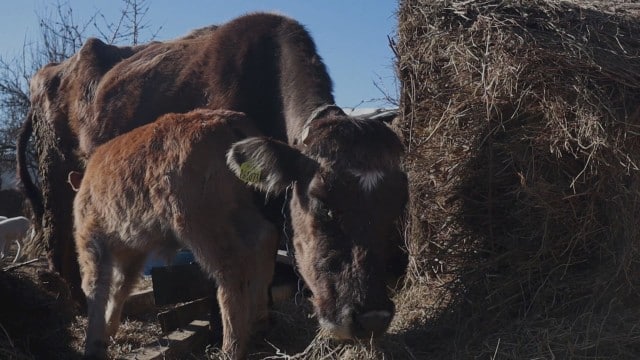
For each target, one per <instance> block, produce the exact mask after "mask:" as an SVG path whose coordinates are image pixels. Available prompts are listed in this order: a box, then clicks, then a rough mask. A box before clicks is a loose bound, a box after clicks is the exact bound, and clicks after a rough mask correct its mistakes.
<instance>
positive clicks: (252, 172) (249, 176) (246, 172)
mask: <svg viewBox="0 0 640 360" xmlns="http://www.w3.org/2000/svg"><path fill="white" fill-rule="evenodd" d="M239 178H240V180H242V181H244V182H248V183H258V182H260V179H261V178H262V177H261V173H260V168H259V167H258V166H256V165H255V164H254V163H252V162H250V161H246V162H243V163H242V164H241V165H240V176H239Z"/></svg>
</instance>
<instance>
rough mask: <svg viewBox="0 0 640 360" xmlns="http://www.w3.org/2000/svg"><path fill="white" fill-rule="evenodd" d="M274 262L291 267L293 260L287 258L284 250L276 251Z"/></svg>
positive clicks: (287, 255)
mask: <svg viewBox="0 0 640 360" xmlns="http://www.w3.org/2000/svg"><path fill="white" fill-rule="evenodd" d="M276 262H279V263H282V264H287V265H289V266H293V259H292V258H291V257H290V256H289V254H288V253H287V251H286V250H278V253H277V254H276Z"/></svg>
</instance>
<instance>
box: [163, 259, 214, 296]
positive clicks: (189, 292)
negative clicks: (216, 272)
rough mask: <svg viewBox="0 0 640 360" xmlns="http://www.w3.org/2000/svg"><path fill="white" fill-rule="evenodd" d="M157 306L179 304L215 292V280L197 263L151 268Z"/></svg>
mask: <svg viewBox="0 0 640 360" xmlns="http://www.w3.org/2000/svg"><path fill="white" fill-rule="evenodd" d="M151 280H152V282H153V295H154V298H155V304H156V305H157V306H162V305H170V304H177V303H181V302H187V301H192V300H195V299H199V298H203V297H207V296H212V295H213V294H215V282H214V281H213V280H211V279H209V277H208V276H207V275H206V274H205V273H204V272H203V271H202V270H201V269H200V266H198V264H196V263H192V264H186V265H173V266H164V267H154V268H152V269H151Z"/></svg>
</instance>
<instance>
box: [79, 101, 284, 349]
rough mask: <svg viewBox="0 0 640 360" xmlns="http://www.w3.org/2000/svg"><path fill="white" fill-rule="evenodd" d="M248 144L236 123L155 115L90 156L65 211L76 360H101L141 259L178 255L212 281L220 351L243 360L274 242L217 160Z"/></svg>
mask: <svg viewBox="0 0 640 360" xmlns="http://www.w3.org/2000/svg"><path fill="white" fill-rule="evenodd" d="M257 134H258V133H257V131H256V130H255V129H254V127H253V125H252V123H251V122H250V121H249V120H248V119H247V118H246V117H245V116H244V115H243V114H241V113H236V112H231V111H222V110H218V111H212V110H195V111H192V112H190V113H187V114H168V115H164V116H162V117H161V118H160V119H158V120H157V121H155V122H153V123H151V124H148V125H145V126H142V127H139V128H137V129H134V130H132V131H131V132H129V133H127V134H124V135H121V136H118V137H116V138H114V139H113V140H111V141H109V142H107V143H105V144H104V145H102V146H100V147H98V148H97V149H96V150H95V152H94V154H93V155H92V156H91V157H90V159H89V161H88V163H87V168H86V172H85V174H84V178H83V179H82V182H81V184H80V187H79V190H78V193H77V195H76V198H75V201H74V223H75V240H76V245H77V249H78V255H79V260H80V268H81V273H82V288H83V290H84V292H85V294H86V297H87V302H88V320H89V321H88V327H87V338H86V347H85V355H86V356H93V357H98V358H103V357H106V342H107V340H108V337H109V336H110V335H113V334H115V332H116V330H117V328H118V325H119V323H120V314H121V311H122V305H123V302H124V300H125V299H126V298H127V296H128V295H129V293H130V291H131V288H132V286H133V285H134V284H135V280H136V279H138V274H139V273H140V271H141V269H142V267H143V264H144V261H145V259H146V257H147V255H148V254H149V253H150V252H151V251H154V250H155V251H161V252H165V253H166V252H171V251H175V250H176V249H177V248H178V247H179V246H187V247H189V248H190V249H191V250H192V251H193V253H194V255H195V257H196V259H197V260H198V262H199V263H200V265H201V266H202V267H203V269H205V270H206V271H207V272H208V273H209V274H210V275H211V276H212V277H214V278H215V279H216V283H217V284H218V301H219V303H220V312H221V317H222V322H223V330H224V331H223V350H224V351H226V352H227V353H229V354H230V355H231V356H232V357H234V358H236V357H243V356H244V355H245V352H246V349H247V343H248V340H249V337H250V330H251V329H252V328H254V327H255V326H256V325H266V323H267V320H268V307H267V305H268V286H269V283H270V281H271V278H272V275H273V269H274V262H275V253H276V242H277V238H278V233H277V231H276V228H275V227H274V226H273V225H272V224H271V223H270V222H268V221H267V220H266V219H265V218H264V217H263V215H262V213H261V210H260V208H259V207H257V205H256V204H255V203H254V201H253V195H252V191H251V190H250V189H249V188H248V187H247V186H246V185H245V184H244V183H243V182H242V181H240V180H239V179H238V178H236V177H235V176H234V174H233V173H232V172H231V171H230V170H229V169H228V168H227V167H226V166H225V153H226V151H227V149H228V148H229V147H230V146H231V144H232V143H233V142H234V141H237V140H240V139H242V138H243V137H245V136H252V135H257Z"/></svg>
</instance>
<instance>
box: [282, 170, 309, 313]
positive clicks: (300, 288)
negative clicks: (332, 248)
mask: <svg viewBox="0 0 640 360" xmlns="http://www.w3.org/2000/svg"><path fill="white" fill-rule="evenodd" d="M293 185H294V182H292V183H291V184H289V186H287V188H286V189H285V190H284V202H283V203H282V209H280V212H281V213H282V217H283V219H284V221H283V222H282V233H283V234H284V246H285V247H286V248H287V256H288V257H289V258H290V259H291V263H292V264H293V272H294V273H295V274H296V276H297V277H298V284H297V287H298V289H297V291H296V294H295V296H294V298H293V301H294V303H295V304H296V305H300V304H299V303H298V296H299V297H300V298H301V299H302V298H304V294H303V292H302V291H303V290H304V286H305V285H304V281H302V276H301V275H300V272H299V271H298V263H297V261H296V256H295V252H294V247H293V240H291V238H290V237H289V232H288V231H287V205H288V204H289V192H290V191H293Z"/></svg>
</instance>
